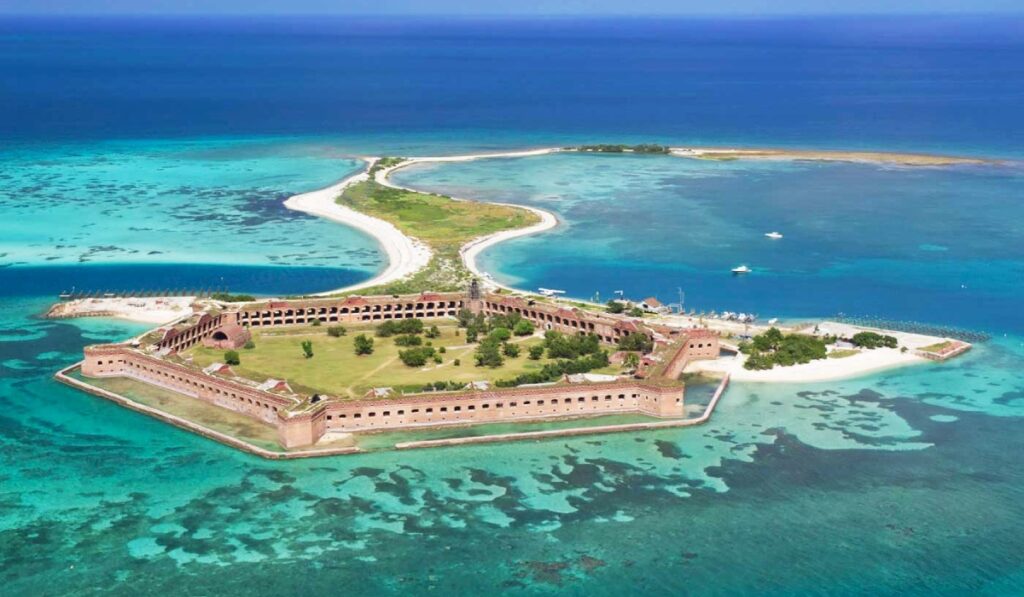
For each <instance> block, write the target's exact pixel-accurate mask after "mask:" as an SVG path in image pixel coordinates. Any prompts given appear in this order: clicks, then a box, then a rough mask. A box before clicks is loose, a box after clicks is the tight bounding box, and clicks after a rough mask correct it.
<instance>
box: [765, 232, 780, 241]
mask: <svg viewBox="0 0 1024 597" xmlns="http://www.w3.org/2000/svg"><path fill="white" fill-rule="evenodd" d="M764 235H765V236H767V237H768V238H770V239H772V240H779V239H780V238H782V233H780V232H765V233H764Z"/></svg>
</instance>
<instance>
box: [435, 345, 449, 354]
mask: <svg viewBox="0 0 1024 597" xmlns="http://www.w3.org/2000/svg"><path fill="white" fill-rule="evenodd" d="M437 352H439V353H441V354H444V353H446V352H448V349H447V348H445V347H444V346H442V347H441V348H438V349H437Z"/></svg>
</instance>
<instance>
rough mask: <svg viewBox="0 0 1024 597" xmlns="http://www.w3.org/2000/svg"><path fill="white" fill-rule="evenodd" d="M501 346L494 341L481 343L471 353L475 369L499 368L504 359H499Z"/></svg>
mask: <svg viewBox="0 0 1024 597" xmlns="http://www.w3.org/2000/svg"><path fill="white" fill-rule="evenodd" d="M500 346H501V344H500V343H498V342H494V341H485V342H481V343H480V346H477V347H476V352H474V353H473V358H474V359H475V360H476V366H477V367H491V368H495V367H501V366H502V365H503V364H504V363H505V359H503V358H502V357H501V348H500Z"/></svg>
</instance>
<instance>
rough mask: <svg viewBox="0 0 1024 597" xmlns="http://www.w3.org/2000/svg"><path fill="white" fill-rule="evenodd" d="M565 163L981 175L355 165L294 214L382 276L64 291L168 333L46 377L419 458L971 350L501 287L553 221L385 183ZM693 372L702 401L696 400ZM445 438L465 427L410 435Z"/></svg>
mask: <svg viewBox="0 0 1024 597" xmlns="http://www.w3.org/2000/svg"><path fill="white" fill-rule="evenodd" d="M559 151H576V152H580V153H625V152H633V153H644V154H667V155H672V156H677V157H688V158H695V157H696V158H700V159H787V157H788V158H789V159H823V160H858V161H859V160H872V159H873V160H877V161H881V162H883V163H900V164H904V165H908V166H915V165H927V166H936V165H956V164H975V163H981V162H980V161H979V160H973V159H969V158H941V157H935V156H914V155H903V154H874V153H871V154H868V153H861V152H852V153H851V152H845V153H844V152H807V151H800V152H792V154H791V155H790V154H788V153H787V152H785V151H781V150H760V151H754V150H710V149H693V148H690V149H681V148H668V147H663V146H658V145H638V146H623V145H594V146H584V147H577V148H556V149H542V150H531V151H524V152H508V153H498V154H482V155H472V156H455V157H438V158H408V159H406V158H368V159H367V160H366V161H367V167H366V169H365V170H364V171H363V172H360V173H358V174H356V175H354V176H351V177H349V178H348V179H346V180H344V181H342V182H341V183H339V184H337V185H334V186H331V187H328V188H326V189H322V190H320V191H314V192H312V193H307V194H304V195H298V196H296V197H292V198H291V199H289V200H288V201H287V202H286V205H287V206H288V207H289V208H291V209H296V210H300V211H304V212H307V213H310V214H314V215H317V216H320V217H325V218H329V219H332V220H336V221H338V222H342V223H345V224H347V225H350V226H354V227H356V228H360V229H362V230H364V231H366V232H368V233H369V234H371V235H373V236H374V237H376V238H377V239H378V240H379V241H380V243H381V245H382V247H383V249H384V250H385V252H386V253H387V255H388V260H389V265H388V267H387V268H386V269H385V270H384V271H383V272H381V273H380V274H378V275H377V276H376V277H375V278H374V279H372V280H370V281H368V282H366V283H362V284H359V285H356V286H352V287H348V288H344V289H337V290H334V291H330V292H326V293H322V295H317V296H304V297H294V298H283V299H264V300H258V299H256V298H255V297H249V296H244V295H226V294H214V295H212V296H207V297H197V296H184V297H169V296H162V297H140V296H134V297H106V296H101V297H85V298H77V299H76V298H74V297H65V298H69V299H71V300H65V301H63V302H61V303H58V304H57V305H55V306H54V307H53V308H52V309H51V311H50V313H49V314H48V315H49V316H50V317H58V318H59V317H79V316H88V315H103V316H115V317H118V316H120V317H128V318H133V319H137V320H143V321H152V322H154V323H159V324H161V325H159V327H157V328H155V329H153V330H152V331H150V332H147V333H145V334H143V335H141V336H139V337H136V338H133V339H131V340H129V341H127V342H123V343H117V344H103V345H93V346H88V347H86V348H85V350H84V358H83V360H82V361H81V362H80V363H77V364H75V365H73V366H71V367H68V368H66V369H64V370H62V371H60V372H59V373H58V374H57V375H56V377H57V379H58V380H59V381H61V382H63V383H66V384H69V385H71V386H74V387H76V388H79V389H82V390H84V391H87V392H90V393H92V394H94V395H97V396H101V397H104V398H107V399H110V400H113V401H115V402H118V403H119V404H122V405H123V406H126V407H128V408H131V409H133V410H137V411H140V412H143V413H146V414H149V415H151V416H154V417H156V418H159V419H161V420H164V421H167V422H169V423H172V424H174V425H177V426H179V427H182V428H185V429H188V430H191V431H194V432H196V433H199V434H201V435H204V436H206V437H209V438H211V439H215V440H217V441H220V442H223V443H225V444H228V445H232V446H235V447H237V448H240V449H243V450H246V451H248V452H251V453H254V454H257V455H260V456H264V457H268V458H296V457H307V456H319V455H331V454H345V453H352V452H359V451H362V450H363V449H364V448H363V447H361V444H360V441H359V440H360V439H365V438H367V437H370V436H374V435H376V436H377V437H380V436H381V434H383V433H384V432H402V433H405V434H406V437H397V439H392V438H390V437H388V438H387V440H386V441H382V442H380V445H381V446H383V447H387V448H416V447H430V446H437V445H450V444H462V443H477V442H486V441H503V440H513V439H520V440H521V439H538V438H545V437H552V436H561V435H577V434H584V433H606V432H612V431H638V430H644V429H659V428H666V427H682V426H689V425H696V424H701V423H704V422H706V421H707V420H709V418H710V417H711V415H712V414H713V412H714V410H715V407H716V406H717V404H718V402H719V401H720V399H721V398H722V396H723V395H724V393H725V391H726V389H727V387H728V385H729V383H730V380H732V381H744V382H788V383H800V382H813V381H822V380H827V379H836V378H841V377H851V376H855V375H863V374H866V373H870V372H873V371H877V370H880V369H884V368H889V367H895V366H901V365H909V364H914V363H922V362H926V361H928V360H933V361H934V360H945V359H948V358H951V357H954V356H956V355H959V354H961V353H963V352H964V351H966V350H968V349H969V348H970V347H971V345H970V344H969V343H967V342H965V341H963V340H960V339H954V338H950V337H946V336H940V335H929V334H922V333H906V332H895V331H888V330H879V329H873V328H867V327H863V326H856V325H851V324H845V323H838V322H819V323H817V324H810V325H807V324H804V325H802V326H791V327H788V328H787V327H782V326H778V327H777V326H774V325H773V326H758V325H756V324H755V323H754V322H751V321H749V320H743V319H742V318H741V320H740V321H737V320H736V318H735V317H731V318H721V317H711V316H708V317H705V316H703V314H702V315H701V316H697V315H696V314H694V313H690V314H689V315H687V314H686V313H675V312H673V311H672V309H670V308H669V307H666V306H665V305H662V304H661V303H660V302H659V301H657V300H656V299H654V298H648V299H645V300H643V301H627V300H625V299H620V300H613V301H609V303H608V304H607V305H599V304H594V303H587V302H582V301H574V300H564V299H560V298H558V297H557V296H554V295H553V294H554V293H553V292H551V291H548V292H542V293H540V294H534V293H527V292H522V291H518V290H516V289H512V288H508V287H504V286H502V285H500V284H498V283H497V282H496V281H494V280H493V279H492V278H491V277H490V276H489V275H488V274H486V273H485V272H481V271H480V270H479V269H478V268H477V266H476V261H475V259H476V256H477V255H478V254H479V253H480V252H481V251H482V250H483V249H485V248H486V247H488V246H492V245H493V244H495V243H497V242H501V241H503V240H507V239H509V238H514V237H517V236H522V235H525V234H535V233H538V232H541V231H544V230H547V229H550V228H552V227H554V226H556V225H557V219H556V218H555V217H554V215H553V214H550V213H548V212H545V211H543V210H539V209H536V208H527V207H521V206H516V205H511V204H497V203H482V202H476V201H472V200H467V199H457V198H453V197H447V196H442V195H437V194H429V193H423V192H419V191H416V190H414V189H408V188H404V187H399V186H396V185H394V184H393V183H391V182H390V181H389V179H388V175H389V174H390V173H392V172H394V171H395V170H397V169H399V168H403V167H407V166H409V165H411V164H416V163H429V162H449V161H460V160H471V159H487V158H521V157H528V156H534V155H543V154H547V153H554V152H559ZM879 156H882V157H879ZM773 323H774V322H773ZM780 327H781V329H780ZM687 379H691V380H697V381H699V382H700V385H701V386H702V387H707V388H709V391H706V392H702V393H701V394H700V397H699V399H697V400H694V401H693V403H692V404H691V403H690V402H688V400H687V396H686V394H687V392H686V386H687V383H686V381H684V380H687ZM541 423H543V424H544V425H545V426H541V427H539V428H538V426H539V424H541ZM501 424H504V426H501ZM509 424H515V425H513V426H510V425H509ZM529 424H533V425H532V426H531V425H529ZM495 428H497V429H495ZM453 429H454V430H458V429H462V430H463V433H446V434H443V435H442V436H440V437H437V436H433V437H431V436H429V435H428V436H427V437H423V438H417V437H415V436H414V435H413V434H414V432H417V431H420V432H422V431H435V432H436V431H438V430H453ZM369 443H371V444H372V443H373V442H372V441H371V442H369Z"/></svg>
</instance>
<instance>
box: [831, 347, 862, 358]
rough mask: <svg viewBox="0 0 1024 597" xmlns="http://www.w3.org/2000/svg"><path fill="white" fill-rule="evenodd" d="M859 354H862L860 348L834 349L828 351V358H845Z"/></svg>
mask: <svg viewBox="0 0 1024 597" xmlns="http://www.w3.org/2000/svg"><path fill="white" fill-rule="evenodd" d="M858 354H860V351H859V350H853V349H852V348H840V349H837V350H833V351H832V352H830V353H828V358H830V359H845V358H847V357H852V356H854V355H858Z"/></svg>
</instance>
